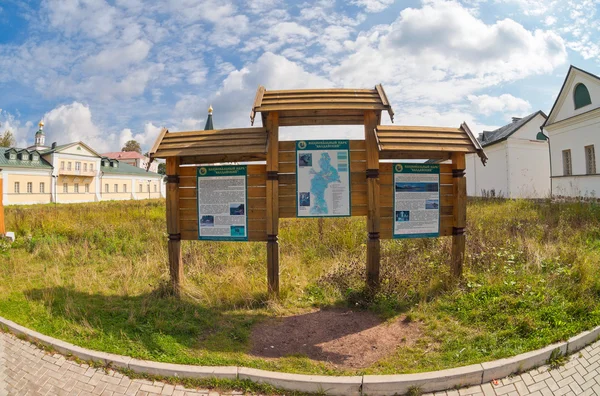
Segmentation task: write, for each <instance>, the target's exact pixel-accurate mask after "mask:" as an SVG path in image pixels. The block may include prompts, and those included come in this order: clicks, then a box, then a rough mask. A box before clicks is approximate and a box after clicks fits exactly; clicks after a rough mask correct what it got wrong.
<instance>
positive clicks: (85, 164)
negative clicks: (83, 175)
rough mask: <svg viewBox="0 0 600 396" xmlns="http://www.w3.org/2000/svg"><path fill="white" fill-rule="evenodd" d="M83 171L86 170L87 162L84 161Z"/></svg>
mask: <svg viewBox="0 0 600 396" xmlns="http://www.w3.org/2000/svg"><path fill="white" fill-rule="evenodd" d="M83 171H84V172H87V162H84V164H83Z"/></svg>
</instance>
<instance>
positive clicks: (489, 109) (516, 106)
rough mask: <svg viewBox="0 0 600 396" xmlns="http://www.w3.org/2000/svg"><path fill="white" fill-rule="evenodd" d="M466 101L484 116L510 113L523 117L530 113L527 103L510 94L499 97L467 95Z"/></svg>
mask: <svg viewBox="0 0 600 396" xmlns="http://www.w3.org/2000/svg"><path fill="white" fill-rule="evenodd" d="M468 99H469V101H470V102H471V104H472V108H473V110H474V111H476V112H477V113H479V114H483V115H486V116H488V115H490V114H493V113H512V115H514V116H523V115H526V114H529V112H530V111H531V104H530V103H529V102H528V101H526V100H524V99H521V98H516V97H514V96H512V95H510V94H502V95H500V96H489V95H479V96H476V95H469V96H468Z"/></svg>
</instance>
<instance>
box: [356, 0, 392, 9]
mask: <svg viewBox="0 0 600 396" xmlns="http://www.w3.org/2000/svg"><path fill="white" fill-rule="evenodd" d="M352 3H353V4H356V5H358V6H360V7H364V9H365V11H367V12H381V11H383V10H385V9H386V8H388V7H389V6H391V5H392V4H394V0H355V1H353V2H352Z"/></svg>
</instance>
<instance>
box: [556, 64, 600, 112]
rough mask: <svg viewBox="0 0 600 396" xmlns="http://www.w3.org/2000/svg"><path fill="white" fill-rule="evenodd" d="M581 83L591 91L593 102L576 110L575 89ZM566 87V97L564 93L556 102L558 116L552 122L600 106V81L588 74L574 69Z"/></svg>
mask: <svg viewBox="0 0 600 396" xmlns="http://www.w3.org/2000/svg"><path fill="white" fill-rule="evenodd" d="M579 83H583V84H585V86H586V88H587V89H588V92H589V93H590V98H591V99H592V104H590V105H587V106H584V107H581V108H579V109H577V110H575V101H574V100H573V90H574V89H575V86H576V85H577V84H579ZM565 89H566V91H565V92H564V97H563V95H561V97H560V98H559V102H558V103H557V104H556V105H557V109H558V113H556V117H553V118H554V120H553V121H552V123H555V122H558V121H561V120H564V119H566V118H570V117H573V116H575V115H578V114H581V113H585V112H588V111H590V110H593V109H596V108H598V107H600V82H599V81H598V80H596V79H594V78H592V77H590V76H588V75H587V74H585V73H582V72H579V71H577V70H574V71H573V73H572V74H571V76H570V77H569V79H568V80H567V84H565Z"/></svg>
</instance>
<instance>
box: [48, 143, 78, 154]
mask: <svg viewBox="0 0 600 396" xmlns="http://www.w3.org/2000/svg"><path fill="white" fill-rule="evenodd" d="M75 144H77V142H75V143H67V144H61V145H60V146H56V147H54V148H49V149H47V150H44V151H42V154H50V153H54V152H56V151H59V150H60V149H63V148H65V147H68V146H73V145H75Z"/></svg>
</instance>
